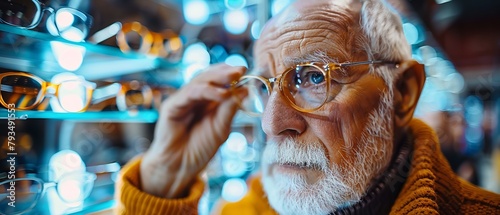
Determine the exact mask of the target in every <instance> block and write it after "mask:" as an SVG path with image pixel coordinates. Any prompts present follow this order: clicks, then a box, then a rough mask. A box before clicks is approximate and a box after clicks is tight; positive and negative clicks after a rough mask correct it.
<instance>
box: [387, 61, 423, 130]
mask: <svg viewBox="0 0 500 215" xmlns="http://www.w3.org/2000/svg"><path fill="white" fill-rule="evenodd" d="M398 74H399V76H398V77H397V80H396V82H395V89H394V113H395V125H396V126H397V127H406V125H408V123H410V121H411V119H412V118H413V112H415V108H416V107H417V103H418V99H419V98H420V93H422V89H423V87H424V83H425V71H424V66H423V65H422V64H419V63H418V62H416V61H407V62H404V63H402V64H400V65H399V69H398Z"/></svg>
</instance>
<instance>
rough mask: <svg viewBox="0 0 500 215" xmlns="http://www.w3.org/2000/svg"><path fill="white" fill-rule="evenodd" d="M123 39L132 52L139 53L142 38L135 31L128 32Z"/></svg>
mask: <svg viewBox="0 0 500 215" xmlns="http://www.w3.org/2000/svg"><path fill="white" fill-rule="evenodd" d="M125 39H126V41H127V43H128V45H129V46H130V48H131V49H132V50H135V51H139V50H140V48H141V47H142V42H143V41H144V38H142V36H141V35H140V34H139V33H137V32H136V31H129V32H127V33H126V34H125Z"/></svg>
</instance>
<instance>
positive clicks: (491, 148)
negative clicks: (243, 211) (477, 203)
mask: <svg viewBox="0 0 500 215" xmlns="http://www.w3.org/2000/svg"><path fill="white" fill-rule="evenodd" d="M291 2H292V0H92V1H87V0H67V1H62V0H61V1H57V0H52V1H50V2H49V1H47V2H45V3H47V5H50V6H51V7H53V8H56V9H57V8H59V7H63V6H66V7H72V8H76V9H78V10H80V11H83V12H86V13H88V14H90V15H91V16H92V17H93V24H92V27H91V29H90V31H89V34H88V35H89V36H91V35H94V34H95V33H96V32H98V31H99V30H101V29H104V28H106V27H107V26H110V25H112V24H113V23H115V22H120V23H122V25H123V26H125V24H126V23H132V22H139V23H140V24H141V25H142V26H144V27H147V29H148V30H149V31H150V32H165V31H166V30H169V32H171V33H172V32H173V35H175V36H173V37H170V40H169V41H167V43H165V44H166V45H165V48H166V49H167V55H166V56H159V54H157V53H152V52H148V53H144V52H142V51H139V50H138V51H134V50H132V51H122V50H120V48H119V45H118V39H117V37H116V36H114V35H113V36H111V37H109V38H108V39H105V40H104V41H102V42H100V43H99V44H93V43H92V41H91V40H90V37H88V38H87V39H86V41H85V42H71V41H67V40H65V39H63V38H60V37H57V36H52V35H50V34H49V32H48V30H47V29H46V27H45V25H44V24H43V23H42V24H40V25H39V26H38V27H36V28H34V29H31V30H26V29H18V28H16V27H12V26H7V25H4V24H0V72H7V71H24V72H29V73H32V74H35V75H37V76H39V77H41V78H42V79H44V80H45V81H51V80H53V78H54V77H58V76H59V75H60V74H68V73H69V74H76V75H80V76H83V77H84V78H85V80H87V81H90V82H94V83H96V84H97V89H96V90H95V91H94V95H93V96H96V97H97V96H99V95H97V94H98V93H99V92H101V93H103V92H108V93H109V91H107V90H109V89H110V88H109V87H110V86H111V85H110V84H111V83H121V84H122V85H126V86H131V88H134V87H137V86H138V87H137V89H134V90H135V91H134V93H136V94H138V96H144V95H145V91H148V92H149V91H153V92H155V96H154V99H153V101H152V102H151V104H146V105H142V106H141V105H139V106H136V107H133V108H130V109H128V110H125V109H123V108H118V107H117V105H116V102H115V98H114V97H113V98H111V99H108V100H107V102H106V103H105V104H102V103H96V104H91V108H90V109H89V110H87V111H85V112H82V113H67V112H65V111H63V110H61V109H57V108H56V107H53V106H52V105H53V102H52V101H49V99H53V98H47V102H48V103H47V105H46V106H47V108H48V110H31V111H24V112H21V111H19V112H17V114H18V115H19V116H20V115H22V114H27V115H28V119H25V120H22V119H19V120H16V128H15V129H16V140H17V144H16V145H17V146H16V147H17V148H16V150H17V153H18V160H17V165H18V167H19V169H23V170H24V171H25V172H26V173H27V175H28V176H33V177H39V178H41V179H43V180H50V176H49V175H50V174H49V172H50V171H59V170H55V169H61V167H58V165H63V166H64V165H69V164H68V163H71V162H79V159H80V158H81V161H82V162H83V163H82V164H84V166H87V170H86V171H94V172H95V173H96V174H97V176H98V177H97V179H96V181H95V183H94V189H93V190H92V193H91V194H90V196H89V198H87V199H86V200H85V201H84V202H82V204H80V205H77V206H75V205H70V206H68V205H64V204H65V203H64V202H61V201H58V200H56V198H58V197H57V195H50V193H49V194H48V195H45V196H44V199H43V200H41V201H46V202H47V203H43V204H38V206H37V208H35V209H34V211H38V213H41V214H61V213H75V214H86V213H89V212H93V211H97V210H102V209H105V208H109V207H112V205H113V204H114V201H113V192H114V188H113V186H114V180H115V179H116V174H117V171H118V170H119V168H120V166H122V165H124V164H125V163H126V162H127V161H128V160H130V159H131V158H133V157H134V156H136V155H138V154H140V153H141V152H143V151H145V150H146V149H147V148H148V146H149V145H150V143H151V141H152V139H153V130H154V126H155V121H156V120H157V117H158V113H157V108H158V104H159V102H160V100H161V99H168V96H169V95H170V94H171V93H173V92H175V90H176V89H178V88H179V87H181V86H182V85H183V84H184V83H186V82H188V81H189V80H190V79H191V78H192V77H193V76H194V75H196V73H197V72H199V71H202V70H203V69H204V68H206V67H207V66H209V65H210V64H214V63H220V62H225V63H228V64H231V65H243V66H247V67H249V66H251V62H252V52H251V50H252V46H253V44H254V42H255V40H256V39H258V38H259V34H260V29H261V27H262V23H264V22H265V21H266V20H268V19H269V18H270V17H272V16H274V15H275V14H276V13H278V12H279V11H280V10H281V9H282V8H283V7H284V6H286V5H288V4H289V3H291ZM389 2H390V3H391V4H392V5H393V6H394V8H395V10H397V11H398V12H399V13H400V14H401V15H402V17H403V21H404V24H403V27H404V30H405V35H406V37H407V39H408V41H409V43H411V45H412V48H413V57H414V58H415V59H416V60H418V61H419V62H420V63H422V64H425V68H426V74H427V80H426V85H425V87H424V92H423V94H422V96H421V100H420V103H419V105H418V110H417V112H416V117H418V118H421V119H423V120H424V121H426V122H428V123H429V124H430V125H431V126H433V127H434V128H435V129H436V132H437V134H438V136H439V138H440V140H441V143H442V145H441V147H442V150H443V152H444V153H445V155H446V156H447V158H448V159H449V161H450V164H451V165H452V167H453V168H454V170H455V171H456V172H457V173H458V174H459V175H460V176H461V177H463V178H465V179H466V180H469V181H471V182H472V183H475V184H477V185H479V186H481V187H484V188H485V189H488V190H491V191H493V192H496V193H500V135H499V134H500V126H499V125H498V119H499V116H500V100H499V95H500V71H499V70H500V28H498V26H500V1H497V0H483V1H481V2H480V3H479V2H478V1H472V0H419V1H417V0H406V1H403V0H389ZM138 38H139V37H134V35H129V42H130V44H129V45H130V46H131V47H132V49H137V48H138V47H139V46H140V43H139V44H134V41H136V40H137V39H138ZM75 47H77V48H75ZM82 50H83V51H82ZM56 75H58V76H56ZM148 89H149V90H148ZM100 90H101V91H100ZM96 93H97V94H96ZM156 93H157V94H159V95H157V94H156ZM142 100H145V98H142ZM54 106H56V105H54ZM0 114H3V115H7V111H6V109H1V110H0ZM0 121H1V122H2V123H0V125H2V126H1V127H0V141H1V142H2V144H3V146H2V148H1V149H0V150H2V152H1V153H0V160H2V161H3V160H5V159H6V150H7V146H6V143H7V137H6V135H5V134H6V133H7V120H5V119H0ZM259 126H260V125H259V121H258V119H256V118H251V117H248V116H246V115H244V114H242V113H238V115H237V117H236V119H235V120H234V124H233V128H234V129H233V133H231V135H230V138H229V139H228V141H227V142H226V143H225V144H224V145H223V146H222V147H221V149H220V152H219V153H218V154H217V155H216V157H215V158H214V159H213V161H212V162H211V164H210V165H209V167H208V168H207V170H206V171H205V172H204V174H203V177H204V179H206V180H207V181H208V184H209V187H208V189H207V192H206V193H205V195H204V197H203V198H202V201H201V202H200V214H207V213H208V212H209V211H210V210H211V208H212V207H213V205H214V203H215V202H216V201H217V200H218V199H220V198H223V199H225V200H227V201H237V200H239V199H240V198H241V197H242V196H243V195H244V194H245V192H246V191H247V186H246V185H245V179H246V178H247V177H248V176H249V175H250V174H251V173H253V172H255V171H256V170H258V166H259V159H260V158H259V152H260V150H261V149H262V145H263V142H264V139H265V136H264V134H263V133H262V132H261V130H260V127H259ZM165 132H168V131H165ZM68 150H71V151H68ZM61 152H62V158H61V159H59V160H57V159H56V158H55V157H54V155H55V154H57V155H58V156H60V155H61ZM75 153H76V154H75ZM75 155H77V156H76V157H75ZM65 156H66V157H65ZM78 157H80V158H78ZM68 159H69V160H68ZM75 159H76V161H75ZM4 165H5V162H2V163H0V167H1V168H2V169H6V170H7V169H8V167H7V166H4ZM68 168H70V167H64V168H62V169H65V170H67V169H68ZM1 172H4V171H3V170H2V171H1ZM0 180H3V179H0ZM35 214H36V213H35Z"/></svg>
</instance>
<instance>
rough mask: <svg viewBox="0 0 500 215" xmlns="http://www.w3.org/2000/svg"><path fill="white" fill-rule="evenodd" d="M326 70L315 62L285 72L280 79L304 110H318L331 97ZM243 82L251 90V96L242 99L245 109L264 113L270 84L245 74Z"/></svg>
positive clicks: (249, 94) (291, 101)
mask: <svg viewBox="0 0 500 215" xmlns="http://www.w3.org/2000/svg"><path fill="white" fill-rule="evenodd" d="M325 76H326V74H325V72H324V71H323V70H322V69H321V68H319V67H318V66H314V65H303V66H297V67H296V68H295V69H294V70H289V71H287V72H285V73H284V74H283V76H282V77H281V79H280V81H281V84H282V88H283V94H284V96H285V97H286V99H287V100H288V101H289V102H290V103H292V104H294V105H296V106H297V107H299V108H302V109H304V110H314V109H316V108H318V107H320V106H321V105H323V104H324V103H325V101H326V99H327V96H328V94H327V91H328V86H327V84H328V83H327V79H326V77H325ZM239 85H240V86H241V87H244V88H246V89H247V91H248V96H247V97H246V98H245V99H243V100H242V101H240V105H241V107H242V109H243V110H244V111H246V112H249V113H251V114H262V112H263V111H264V107H265V106H266V104H267V100H268V99H269V92H270V89H268V87H267V85H266V84H265V83H264V81H263V80H261V79H259V78H256V77H252V76H249V77H244V78H243V79H242V80H240V82H239Z"/></svg>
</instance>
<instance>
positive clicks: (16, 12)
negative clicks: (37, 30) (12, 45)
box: [0, 0, 41, 28]
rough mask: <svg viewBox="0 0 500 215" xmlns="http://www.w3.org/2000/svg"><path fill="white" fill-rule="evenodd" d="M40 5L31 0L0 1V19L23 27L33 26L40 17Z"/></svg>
mask: <svg viewBox="0 0 500 215" xmlns="http://www.w3.org/2000/svg"><path fill="white" fill-rule="evenodd" d="M40 13H41V9H40V5H39V4H38V3H36V2H35V1H33V0H3V1H0V19H1V20H2V21H3V22H5V23H8V24H11V25H14V26H19V27H23V28H30V27H34V26H35V25H36V24H37V23H38V22H39V19H40V17H41V16H40Z"/></svg>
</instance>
